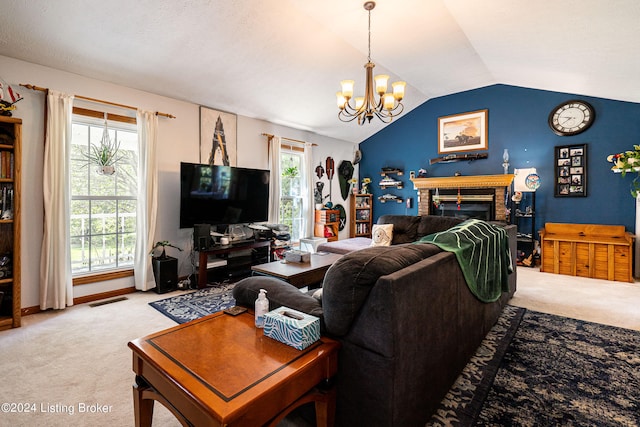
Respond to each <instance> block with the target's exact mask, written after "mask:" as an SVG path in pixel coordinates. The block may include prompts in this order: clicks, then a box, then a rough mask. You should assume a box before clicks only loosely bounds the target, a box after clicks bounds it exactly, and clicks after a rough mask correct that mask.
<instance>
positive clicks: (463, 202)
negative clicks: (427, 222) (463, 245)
mask: <svg viewBox="0 0 640 427" xmlns="http://www.w3.org/2000/svg"><path fill="white" fill-rule="evenodd" d="M428 191H429V198H430V200H431V203H429V215H439V216H455V217H458V218H464V219H469V218H477V219H482V220H485V221H493V220H494V219H495V211H496V208H495V193H494V192H493V190H492V189H482V188H480V189H475V188H471V189H464V190H463V189H461V190H460V192H459V194H458V190H453V189H442V190H438V193H437V194H436V191H435V190H428ZM436 200H437V203H436Z"/></svg>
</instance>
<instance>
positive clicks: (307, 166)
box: [302, 142, 315, 237]
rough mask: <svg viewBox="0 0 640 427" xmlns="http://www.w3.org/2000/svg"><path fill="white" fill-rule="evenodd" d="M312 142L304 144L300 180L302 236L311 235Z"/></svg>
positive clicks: (312, 203)
mask: <svg viewBox="0 0 640 427" xmlns="http://www.w3.org/2000/svg"><path fill="white" fill-rule="evenodd" d="M312 148H313V144H311V143H309V142H307V143H305V144H304V179H303V180H302V197H303V199H302V217H303V218H304V219H305V221H304V237H308V236H313V215H314V205H315V200H314V198H313V172H314V170H313V151H312Z"/></svg>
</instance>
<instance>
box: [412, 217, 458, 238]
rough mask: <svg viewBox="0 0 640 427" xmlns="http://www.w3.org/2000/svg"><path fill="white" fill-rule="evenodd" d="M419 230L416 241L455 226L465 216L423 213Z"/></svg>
mask: <svg viewBox="0 0 640 427" xmlns="http://www.w3.org/2000/svg"><path fill="white" fill-rule="evenodd" d="M419 218H420V221H419V223H418V232H417V236H416V239H415V240H413V241H414V242H415V241H416V240H418V239H420V238H422V237H424V236H428V235H429V234H433V233H439V232H441V231H445V230H448V229H450V228H451V227H455V226H456V225H458V224H460V223H461V222H463V221H464V220H465V219H464V218H457V217H454V216H437V215H422V216H420V217H419Z"/></svg>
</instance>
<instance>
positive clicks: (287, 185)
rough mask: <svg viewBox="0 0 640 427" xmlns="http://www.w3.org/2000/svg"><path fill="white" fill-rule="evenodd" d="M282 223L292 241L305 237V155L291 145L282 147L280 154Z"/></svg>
mask: <svg viewBox="0 0 640 427" xmlns="http://www.w3.org/2000/svg"><path fill="white" fill-rule="evenodd" d="M280 173H281V180H280V222H281V223H282V224H286V225H288V226H289V231H290V233H291V241H292V242H296V241H299V240H300V238H301V237H304V235H303V234H304V226H305V223H304V216H303V200H302V180H303V177H304V176H305V173H304V153H303V151H302V150H300V149H297V148H296V147H292V146H289V145H284V144H283V145H282V150H281V152H280Z"/></svg>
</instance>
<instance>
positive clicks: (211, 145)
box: [200, 106, 238, 166]
mask: <svg viewBox="0 0 640 427" xmlns="http://www.w3.org/2000/svg"><path fill="white" fill-rule="evenodd" d="M237 123H238V117H237V116H236V115H235V114H232V113H225V112H224V111H218V110H213V109H211V108H207V107H202V106H201V107H200V163H204V164H209V165H222V166H236V165H237V163H238V149H237Z"/></svg>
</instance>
